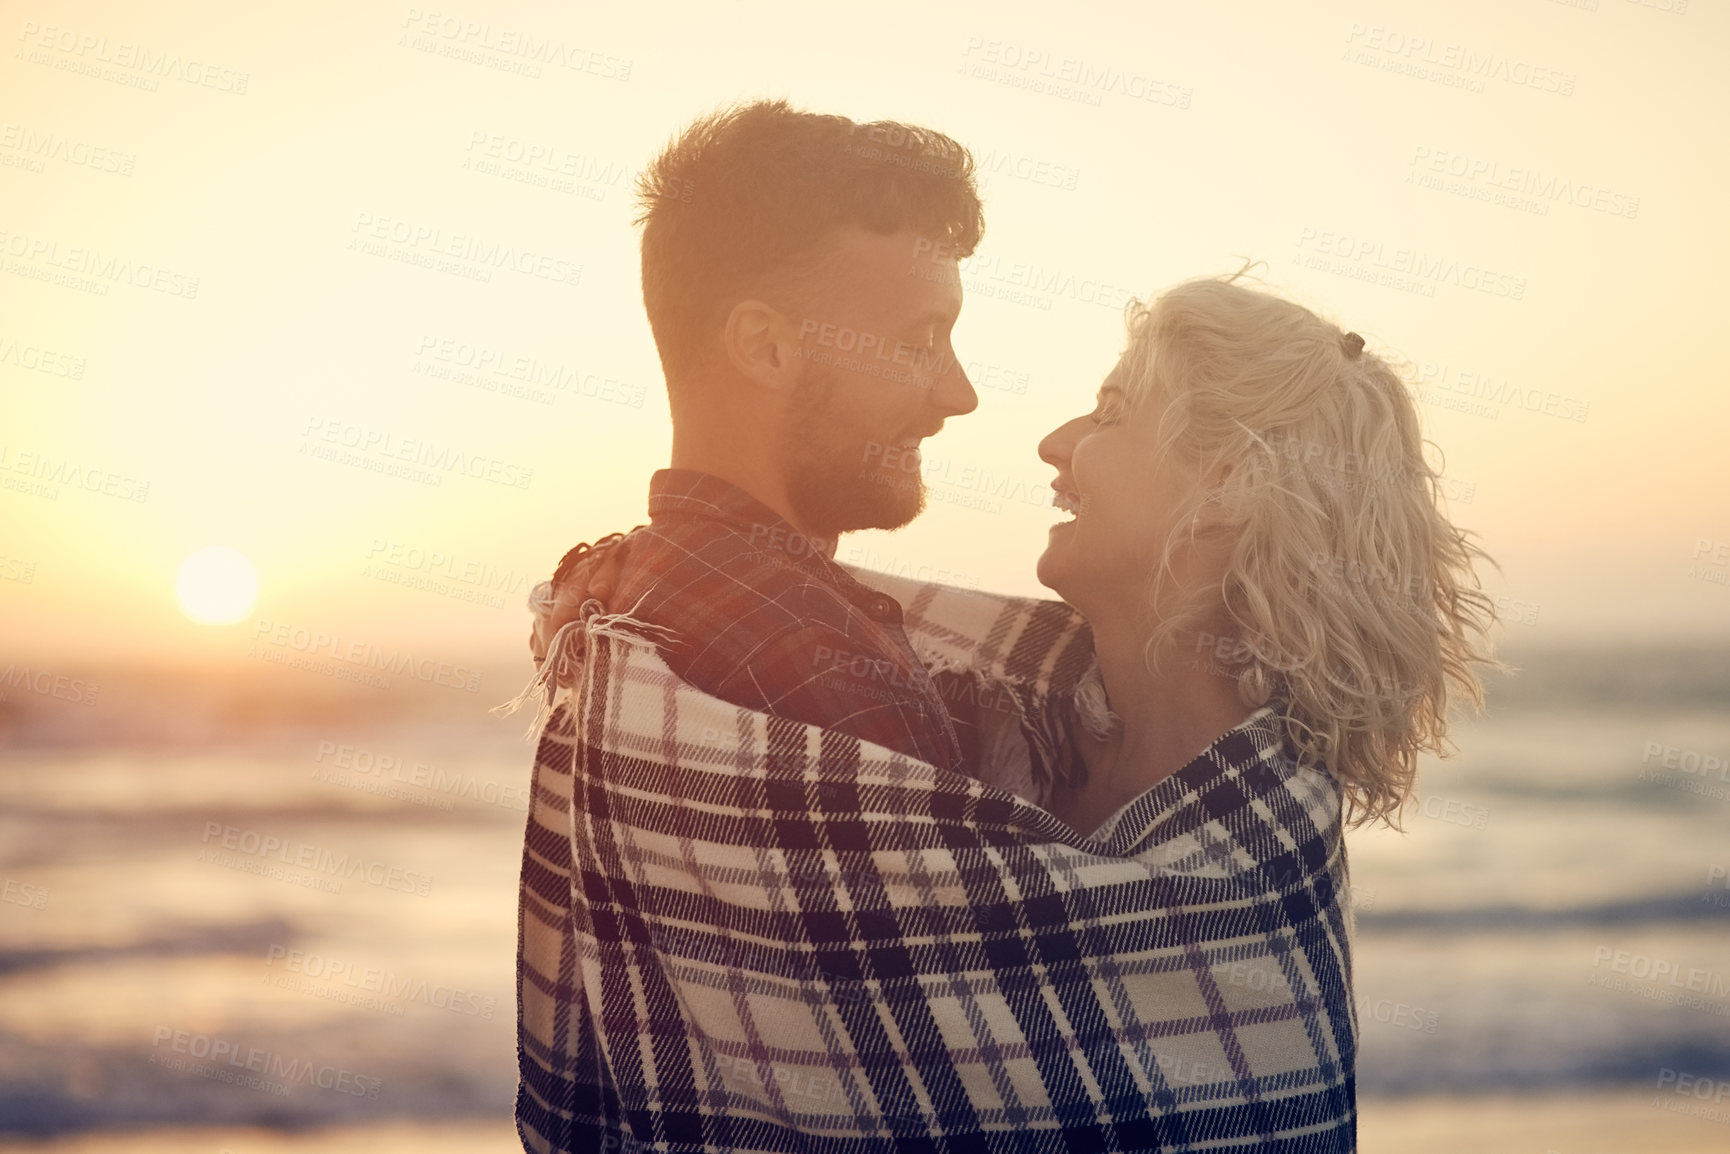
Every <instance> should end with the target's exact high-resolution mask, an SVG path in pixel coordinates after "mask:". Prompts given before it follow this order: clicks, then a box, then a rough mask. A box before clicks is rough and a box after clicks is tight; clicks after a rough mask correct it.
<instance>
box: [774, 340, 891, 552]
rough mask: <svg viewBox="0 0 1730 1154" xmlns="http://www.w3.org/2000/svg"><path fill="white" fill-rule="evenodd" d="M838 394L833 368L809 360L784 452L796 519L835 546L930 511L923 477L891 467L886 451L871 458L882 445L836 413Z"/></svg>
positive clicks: (800, 385)
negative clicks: (847, 536)
mask: <svg viewBox="0 0 1730 1154" xmlns="http://www.w3.org/2000/svg"><path fill="white" fill-rule="evenodd" d="M834 392H835V377H834V374H833V373H832V372H830V370H829V369H828V367H827V366H824V365H818V364H812V363H810V362H807V364H806V372H805V377H804V379H803V380H802V381H800V382H799V390H798V392H797V393H795V394H794V398H793V413H792V416H791V419H790V420H789V421H788V422H787V425H786V429H787V436H786V440H785V441H784V442H783V444H782V446H781V448H782V459H783V460H785V461H787V462H788V466H787V500H788V501H789V503H791V505H792V506H793V513H794V515H795V516H797V517H798V518H799V521H800V523H801V524H802V525H803V526H805V528H806V529H807V530H808V531H809V532H811V533H814V534H816V535H817V536H819V537H825V538H829V539H831V540H833V539H834V538H835V537H837V536H838V535H840V534H842V533H847V532H851V531H852V530H855V529H899V528H901V526H903V525H906V524H908V523H909V522H910V521H912V520H913V519H914V518H915V517H917V516H919V514H920V513H922V512H924V511H925V479H924V477H923V476H922V475H921V474H920V473H919V472H917V471H915V472H914V473H911V474H909V473H906V472H902V471H900V470H895V471H891V470H889V469H885V468H884V467H883V466H882V463H881V462H882V460H883V448H884V447H883V446H882V445H878V450H879V451H878V452H876V453H872V454H870V456H871V460H869V461H868V460H866V456H867V448H868V447H869V446H871V445H876V444H877V442H874V441H869V440H862V439H859V438H858V437H857V436H856V434H855V432H854V430H852V429H849V428H847V427H846V425H845V423H844V422H843V421H842V420H841V419H840V418H839V417H837V416H836V415H835V413H834V412H833V411H832V410H833V404H832V401H833V397H834Z"/></svg>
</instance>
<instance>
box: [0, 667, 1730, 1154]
mask: <svg viewBox="0 0 1730 1154" xmlns="http://www.w3.org/2000/svg"><path fill="white" fill-rule="evenodd" d="M1510 660H1512V661H1513V662H1514V663H1515V664H1516V665H1519V666H1521V672H1519V673H1518V674H1517V675H1516V676H1514V677H1512V678H1504V677H1501V676H1496V677H1493V678H1492V679H1491V682H1490V702H1489V707H1488V709H1487V711H1486V713H1485V714H1484V715H1483V716H1482V717H1478V718H1475V719H1467V720H1462V721H1461V722H1459V723H1458V724H1457V725H1456V728H1455V739H1456V744H1457V747H1458V750H1457V753H1456V755H1455V756H1453V757H1451V758H1448V759H1445V760H1434V759H1431V760H1426V761H1425V763H1424V764H1423V766H1422V769H1421V774H1420V779H1419V798H1418V799H1417V801H1416V803H1415V804H1414V806H1413V807H1412V808H1411V809H1410V810H1409V811H1408V812H1407V815H1406V818H1405V821H1404V825H1405V831H1404V832H1403V833H1401V832H1394V831H1391V830H1386V829H1377V830H1368V829H1365V830H1357V831H1354V832H1352V833H1351V834H1350V835H1348V839H1347V842H1348V846H1349V852H1350V855H1351V869H1352V879H1353V885H1352V903H1353V907H1354V910H1355V911H1356V913H1355V917H1356V940H1355V952H1354V970H1355V983H1356V990H1357V997H1358V1005H1359V1018H1360V1039H1361V1047H1362V1048H1361V1053H1360V1062H1359V1082H1358V1085H1359V1092H1360V1100H1361V1105H1362V1110H1363V1114H1364V1118H1365V1127H1366V1133H1368V1132H1369V1130H1370V1128H1371V1122H1372V1120H1374V1119H1377V1118H1378V1117H1379V1118H1382V1119H1383V1120H1384V1122H1387V1120H1392V1119H1397V1118H1413V1119H1416V1118H1419V1117H1420V1115H1421V1116H1422V1117H1424V1118H1429V1117H1430V1116H1431V1115H1429V1114H1421V1112H1420V1111H1418V1110H1417V1105H1423V1106H1424V1107H1425V1109H1431V1108H1432V1107H1434V1105H1435V1104H1436V1103H1438V1102H1455V1103H1463V1104H1466V1105H1465V1106H1462V1107H1461V1108H1460V1109H1462V1110H1465V1111H1466V1112H1467V1114H1470V1112H1471V1110H1473V1109H1476V1107H1473V1106H1472V1105H1471V1104H1473V1103H1481V1104H1482V1112H1481V1113H1479V1114H1478V1115H1476V1117H1477V1120H1478V1123H1480V1125H1479V1127H1478V1129H1474V1130H1473V1131H1471V1132H1472V1133H1474V1134H1476V1133H1480V1132H1481V1131H1482V1126H1486V1125H1489V1124H1490V1122H1489V1120H1490V1119H1491V1118H1495V1117H1503V1116H1504V1115H1506V1116H1509V1117H1515V1118H1522V1117H1524V1118H1528V1119H1530V1118H1537V1117H1541V1116H1542V1112H1541V1109H1540V1107H1541V1106H1542V1105H1543V1104H1544V1103H1555V1102H1557V1101H1566V1102H1567V1103H1570V1104H1571V1106H1570V1109H1569V1111H1566V1112H1558V1117H1565V1118H1567V1119H1572V1120H1574V1121H1576V1122H1580V1123H1581V1127H1580V1129H1579V1132H1580V1133H1581V1134H1583V1135H1585V1136H1584V1137H1579V1138H1572V1137H1566V1136H1562V1132H1561V1130H1559V1129H1554V1128H1553V1129H1552V1130H1550V1131H1542V1132H1540V1133H1539V1135H1538V1136H1537V1137H1531V1138H1522V1139H1521V1140H1520V1142H1521V1144H1517V1145H1515V1144H1510V1145H1506V1146H1505V1147H1504V1146H1503V1145H1498V1144H1497V1143H1496V1142H1495V1141H1494V1134H1493V1133H1491V1134H1489V1136H1488V1137H1485V1138H1484V1139H1483V1140H1482V1141H1480V1142H1479V1143H1478V1145H1479V1146H1481V1147H1482V1148H1483V1149H1485V1150H1493V1149H1502V1148H1507V1149H1515V1148H1519V1149H1528V1148H1529V1149H1533V1150H1544V1149H1553V1150H1566V1151H1568V1152H1569V1154H1572V1152H1573V1151H1576V1150H1588V1149H1594V1150H1595V1149H1606V1150H1607V1149H1612V1148H1617V1149H1619V1148H1622V1147H1612V1146H1609V1145H1602V1144H1599V1145H1592V1144H1591V1143H1592V1142H1593V1141H1594V1140H1595V1139H1594V1138H1593V1134H1594V1133H1596V1134H1597V1135H1598V1137H1599V1138H1602V1139H1603V1141H1606V1142H1607V1141H1609V1139H1608V1138H1606V1137H1604V1135H1607V1134H1608V1133H1609V1132H1610V1130H1609V1129H1608V1128H1607V1127H1608V1123H1605V1125H1604V1126H1603V1127H1599V1128H1598V1130H1596V1131H1594V1130H1593V1129H1592V1126H1591V1120H1592V1118H1593V1117H1595V1115H1594V1114H1593V1113H1592V1111H1593V1110H1594V1109H1600V1108H1601V1109H1603V1110H1608V1109H1609V1108H1610V1107H1609V1105H1607V1104H1610V1103H1614V1104H1616V1109H1617V1110H1618V1111H1619V1114H1618V1115H1617V1116H1618V1117H1619V1118H1621V1119H1622V1122H1621V1123H1619V1124H1620V1125H1624V1126H1625V1128H1628V1129H1629V1131H1630V1132H1632V1133H1635V1134H1638V1135H1641V1136H1642V1139H1641V1140H1640V1141H1639V1142H1638V1143H1637V1144H1636V1145H1633V1146H1629V1147H1627V1148H1630V1149H1641V1150H1672V1149H1674V1150H1684V1149H1687V1150H1692V1149H1696V1148H1698V1149H1712V1148H1730V654H1727V653H1724V652H1720V651H1709V650H1687V651H1681V650H1673V651H1660V650H1647V651H1634V650H1617V651H1606V650H1579V651H1570V652H1551V653H1534V654H1529V655H1525V659H1524V660H1521V659H1520V655H1517V654H1516V655H1514V656H1513V657H1511V658H1510ZM526 672H527V666H526V663H525V666H524V673H525V674H526ZM92 677H93V680H95V681H96V682H98V683H100V686H101V691H100V695H99V697H98V698H97V700H96V702H95V703H94V704H92V705H89V706H86V705H84V704H81V703H76V702H73V701H70V700H67V699H65V695H62V696H61V697H56V696H54V695H52V694H49V693H37V692H32V691H30V690H29V689H27V688H26V689H24V690H20V689H17V688H13V689H12V690H10V691H9V692H8V694H7V696H6V698H5V699H4V700H3V701H0V752H3V756H4V769H0V797H3V799H4V803H3V806H0V831H3V835H0V1150H12V1151H23V1150H55V1151H73V1150H84V1149H92V1150H94V1149H115V1148H117V1146H116V1142H117V1141H118V1140H120V1138H121V1136H122V1135H124V1136H125V1140H124V1142H123V1143H122V1144H121V1145H120V1146H119V1147H118V1148H125V1149H138V1150H157V1149H162V1150H169V1149H187V1150H207V1151H209V1152H210V1154H220V1152H221V1151H223V1150H229V1151H231V1152H232V1154H249V1152H253V1151H259V1152H262V1151H276V1150H284V1151H286V1150H294V1151H312V1150H320V1151H336V1150H348V1149H356V1150H360V1149H368V1150H394V1149H397V1148H398V1147H399V1146H400V1147H401V1148H402V1149H405V1150H406V1149H410V1148H414V1149H421V1150H442V1149H444V1148H445V1145H444V1143H446V1142H448V1143H449V1148H450V1149H452V1150H456V1149H465V1150H499V1151H509V1150H512V1149H515V1148H516V1141H515V1136H514V1133H513V1131H512V1125H511V1104H512V1098H513V1094H514V1088H515V1083H516V1055H515V1035H514V1022H515V1001H514V998H515V994H514V989H515V987H514V960H515V946H516V878H517V869H518V862H519V854H520V848H521V837H522V824H523V819H524V813H525V809H526V786H527V781H528V767H529V758H530V754H531V748H530V746H529V744H528V743H527V742H526V741H525V739H524V734H523V731H524V729H525V727H526V725H527V718H528V715H527V713H523V714H519V715H517V716H515V717H512V718H506V719H501V718H498V717H494V716H492V715H490V714H489V713H488V712H487V707H488V706H490V705H493V704H495V703H496V701H497V696H498V695H492V694H488V695H476V694H471V693H468V692H464V691H462V690H461V689H460V688H444V687H437V686H421V687H418V688H417V691H416V692H413V693H411V692H409V691H407V690H405V689H402V688H401V687H398V688H396V689H392V690H381V689H376V688H372V687H367V686H351V685H347V684H343V683H337V682H333V681H331V680H330V679H329V678H326V677H320V676H317V675H316V674H314V673H312V672H308V671H301V670H291V669H251V670H244V671H239V672H235V673H232V674H229V673H225V674H224V675H222V676H220V677H216V676H212V675H210V674H207V673H206V674H195V673H189V672H175V671H170V670H140V669H130V670H126V669H116V670H112V671H108V672H106V673H100V674H97V675H92ZM1702 1087H1705V1088H1706V1093H1705V1094H1704V1095H1703V1094H1702V1093H1701V1088H1702ZM1509 1103H1512V1106H1511V1107H1510V1106H1509ZM1526 1103H1530V1104H1531V1109H1530V1110H1526V1109H1525V1104H1526ZM1414 1104H1416V1105H1414ZM1498 1104H1499V1105H1498ZM1509 1109H1512V1110H1513V1113H1512V1114H1508V1113H1507V1111H1508V1110H1509ZM1496 1110H1502V1111H1503V1114H1497V1113H1496ZM1401 1111H1405V1112H1404V1113H1401ZM1714 1111H1717V1112H1719V1113H1716V1114H1714ZM1378 1112H1380V1113H1378ZM1432 1113H1434V1114H1435V1115H1436V1117H1441V1118H1444V1119H1447V1118H1453V1117H1455V1116H1456V1115H1457V1113H1458V1111H1454V1110H1444V1111H1439V1112H1437V1111H1435V1110H1432ZM1605 1117H1606V1118H1607V1117H1608V1114H1606V1115H1605ZM1388 1124H1391V1122H1390V1123H1388ZM1419 1124H1420V1123H1418V1122H1413V1123H1412V1125H1414V1126H1416V1125H1419ZM1421 1124H1422V1126H1424V1127H1427V1128H1428V1129H1426V1130H1424V1131H1422V1132H1424V1133H1428V1132H1430V1131H1433V1130H1434V1129H1435V1127H1436V1126H1438V1125H1441V1124H1442V1123H1440V1122H1436V1121H1433V1120H1432V1121H1425V1122H1422V1123H1421ZM1508 1125H1512V1123H1509V1124H1508ZM1562 1125H1563V1123H1562V1122H1557V1123H1555V1126H1557V1127H1560V1126H1562ZM1414 1132H1417V1131H1414ZM1510 1132H1511V1131H1510ZM1568 1133H1569V1134H1573V1133H1574V1131H1569V1132H1568ZM1701 1134H1704V1135H1705V1136H1706V1137H1705V1138H1703V1139H1702V1138H1700V1137H1699V1136H1700V1135H1701ZM1550 1135H1553V1136H1550ZM1719 1139H1721V1146H1715V1145H1714V1142H1716V1141H1718V1140H1719ZM1569 1142H1572V1143H1574V1144H1572V1145H1570V1144H1568V1143H1569ZM1531 1143H1537V1144H1536V1145H1532V1144H1531ZM1546 1143H1547V1145H1546ZM1690 1143H1692V1144H1690ZM1702 1143H1704V1144H1702ZM1372 1148H1374V1147H1371V1146H1369V1145H1366V1146H1365V1149H1372ZM1388 1148H1396V1147H1392V1146H1390V1147H1388ZM1411 1148H1416V1147H1411Z"/></svg>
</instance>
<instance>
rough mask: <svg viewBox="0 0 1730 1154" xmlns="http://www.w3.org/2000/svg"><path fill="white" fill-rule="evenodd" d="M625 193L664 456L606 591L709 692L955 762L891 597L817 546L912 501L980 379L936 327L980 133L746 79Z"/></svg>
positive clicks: (562, 610)
mask: <svg viewBox="0 0 1730 1154" xmlns="http://www.w3.org/2000/svg"><path fill="white" fill-rule="evenodd" d="M639 196H640V201H641V204H642V212H641V215H640V216H639V218H638V222H639V223H640V224H642V226H643V302H644V305H645V308H646V309H647V311H648V315H649V323H650V327H651V329H652V330H653V332H654V336H655V344H656V347H657V348H658V350H659V352H660V356H661V364H662V368H663V370H664V373H665V376H666V381H667V392H668V397H669V401H670V406H671V409H672V419H673V446H672V462H671V468H668V469H663V470H661V471H659V472H657V473H656V474H655V475H654V477H653V478H652V479H651V481H650V484H649V514H650V518H651V521H650V524H649V526H648V527H647V528H645V529H642V530H640V531H638V532H637V533H635V534H633V535H632V537H631V538H630V548H629V555H630V561H629V566H628V568H627V570H626V571H625V573H624V575H623V577H622V579H621V583H620V585H619V587H618V588H617V589H616V590H615V591H614V595H613V597H612V598H611V599H610V600H611V602H612V604H614V605H616V606H631V607H633V609H632V616H633V617H634V618H636V619H637V620H639V621H645V622H648V623H651V624H654V625H659V626H663V627H666V628H669V629H672V630H674V631H675V632H676V638H675V640H673V641H671V642H670V643H668V644H666V645H664V646H663V656H664V657H665V658H666V660H667V662H668V664H669V666H670V667H671V668H672V669H673V671H674V672H675V673H677V674H678V675H679V676H680V677H681V678H683V679H684V680H686V681H688V682H689V683H691V684H692V685H695V686H696V687H698V688H699V689H702V690H704V691H705V692H707V693H710V694H712V695H714V696H717V697H721V698H723V699H725V700H727V701H730V702H732V703H734V704H737V705H742V706H746V707H748V708H751V709H757V710H761V711H763V712H767V713H773V714H776V715H778V716H783V717H787V718H790V719H793V720H797V721H803V722H808V723H810V724H815V725H822V726H826V727H829V728H832V729H838V730H841V731H843V732H847V733H851V734H853V735H855V736H857V737H861V738H865V739H868V740H871V741H875V742H877V743H879V744H882V745H884V746H887V747H889V748H891V749H895V750H898V751H900V752H904V753H906V754H908V755H910V756H913V757H917V758H920V759H922V760H925V761H928V762H931V763H932V764H935V765H940V766H943V767H945V768H949V769H957V770H959V769H961V768H962V761H963V755H962V750H961V746H960V743H959V739H958V737H957V734H956V731H955V728H954V725H953V724H952V722H951V720H950V717H949V713H948V711H947V710H946V709H945V708H944V705H943V702H942V701H941V700H940V699H939V697H938V695H937V693H936V691H935V689H934V688H933V686H932V684H931V680H930V678H929V677H928V676H927V675H926V672H925V670H924V668H923V667H922V666H921V665H920V663H919V661H918V660H917V659H916V658H915V657H914V656H913V653H912V650H911V649H910V648H909V646H908V643H907V639H906V636H905V634H904V632H903V631H902V622H901V609H900V606H899V605H897V604H896V602H895V601H894V599H893V598H891V597H888V596H886V595H884V594H881V593H878V592H876V591H874V590H871V589H868V588H866V587H865V586H863V585H861V584H859V583H858V582H857V581H855V580H853V578H852V577H851V576H850V575H848V574H847V572H846V571H845V570H843V569H842V568H841V567H840V566H838V565H836V564H835V563H834V561H833V557H834V554H835V547H836V538H837V537H838V535H839V534H841V533H844V532H847V531H849V530H854V529H895V528H899V527H900V526H902V525H905V524H907V523H908V522H909V521H911V520H912V519H913V518H914V517H915V516H917V515H918V513H919V512H920V511H921V509H922V508H923V504H924V491H923V482H922V478H921V476H920V469H919V459H918V447H917V446H918V444H919V442H921V441H922V440H923V439H924V438H926V437H928V436H930V435H932V434H934V433H936V432H937V431H938V430H939V429H941V428H942V426H943V422H944V420H945V419H946V418H947V417H950V416H954V415H959V414H963V413H968V412H971V411H972V410H973V409H974V408H975V406H976V405H977V403H978V398H977V397H976V396H975V394H974V391H973V387H972V385H971V383H970V382H969V381H968V379H967V376H966V374H965V373H964V372H963V371H962V369H961V367H960V364H959V362H958V361H957V360H956V358H955V356H954V353H953V350H952V349H951V347H950V333H951V330H952V329H953V328H954V325H955V322H956V319H957V317H958V316H959V315H960V312H961V303H962V294H961V285H960V276H959V271H958V268H957V262H958V261H959V260H960V259H961V258H964V257H966V256H967V255H968V254H970V253H971V252H972V251H973V249H974V246H975V245H977V244H978V242H979V239H980V236H981V234H982V232H983V230H984V221H983V217H982V211H981V207H980V203H979V198H978V194H977V191H976V189H975V187H974V183H973V176H972V157H971V156H970V155H969V154H968V153H967V151H966V150H965V149H964V148H962V147H961V146H960V145H958V144H956V143H955V142H954V141H952V140H950V139H949V138H948V137H945V136H942V135H940V134H938V133H934V132H931V131H929V130H926V129H921V128H914V127H909V126H906V125H900V124H888V123H878V124H870V125H859V124H855V123H854V122H852V121H850V120H848V119H846V118H844V117H839V116H818V115H813V114H810V113H804V112H797V111H794V110H793V109H791V108H790V107H788V105H787V104H786V103H785V102H780V101H778V102H759V103H756V104H751V105H747V106H743V107H738V108H734V109H732V110H729V111H726V112H723V113H720V114H718V115H715V116H711V117H708V118H706V119H703V120H700V121H698V122H697V123H695V124H693V125H692V126H691V127H690V128H688V129H687V130H686V131H685V132H684V134H683V135H681V136H680V137H679V138H678V139H677V140H676V141H675V142H674V143H673V144H672V145H671V146H670V147H669V148H668V149H667V150H666V151H665V152H664V153H663V154H662V155H661V156H660V157H659V158H658V159H657V160H656V161H655V163H654V164H653V165H651V166H650V168H649V169H648V171H647V172H646V173H645V174H644V177H643V179H642V181H641V183H640V186H639ZM580 585H581V583H580V582H572V583H569V584H568V585H567V586H566V587H565V588H564V589H563V590H562V592H563V593H564V600H563V602H562V603H561V604H560V606H559V607H558V610H557V611H556V612H555V614H554V615H553V618H552V621H553V627H554V628H556V627H557V625H558V624H562V623H563V622H564V621H566V620H570V619H571V618H573V617H574V616H575V615H576V605H575V603H574V600H573V595H574V594H577V593H579V592H580ZM546 641H547V637H546V635H545V629H544V627H543V629H542V631H540V632H538V633H537V635H536V638H535V645H536V655H537V657H539V656H541V655H543V654H544V650H545V644H546ZM842 656H844V658H845V660H844V661H842V662H841V664H842V665H843V666H844V668H845V669H851V670H859V669H864V670H867V671H869V676H867V677H865V678H862V679H861V678H859V677H857V676H853V675H849V674H846V673H840V674H838V673H837V672H836V668H835V666H836V664H837V658H838V657H842Z"/></svg>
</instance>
